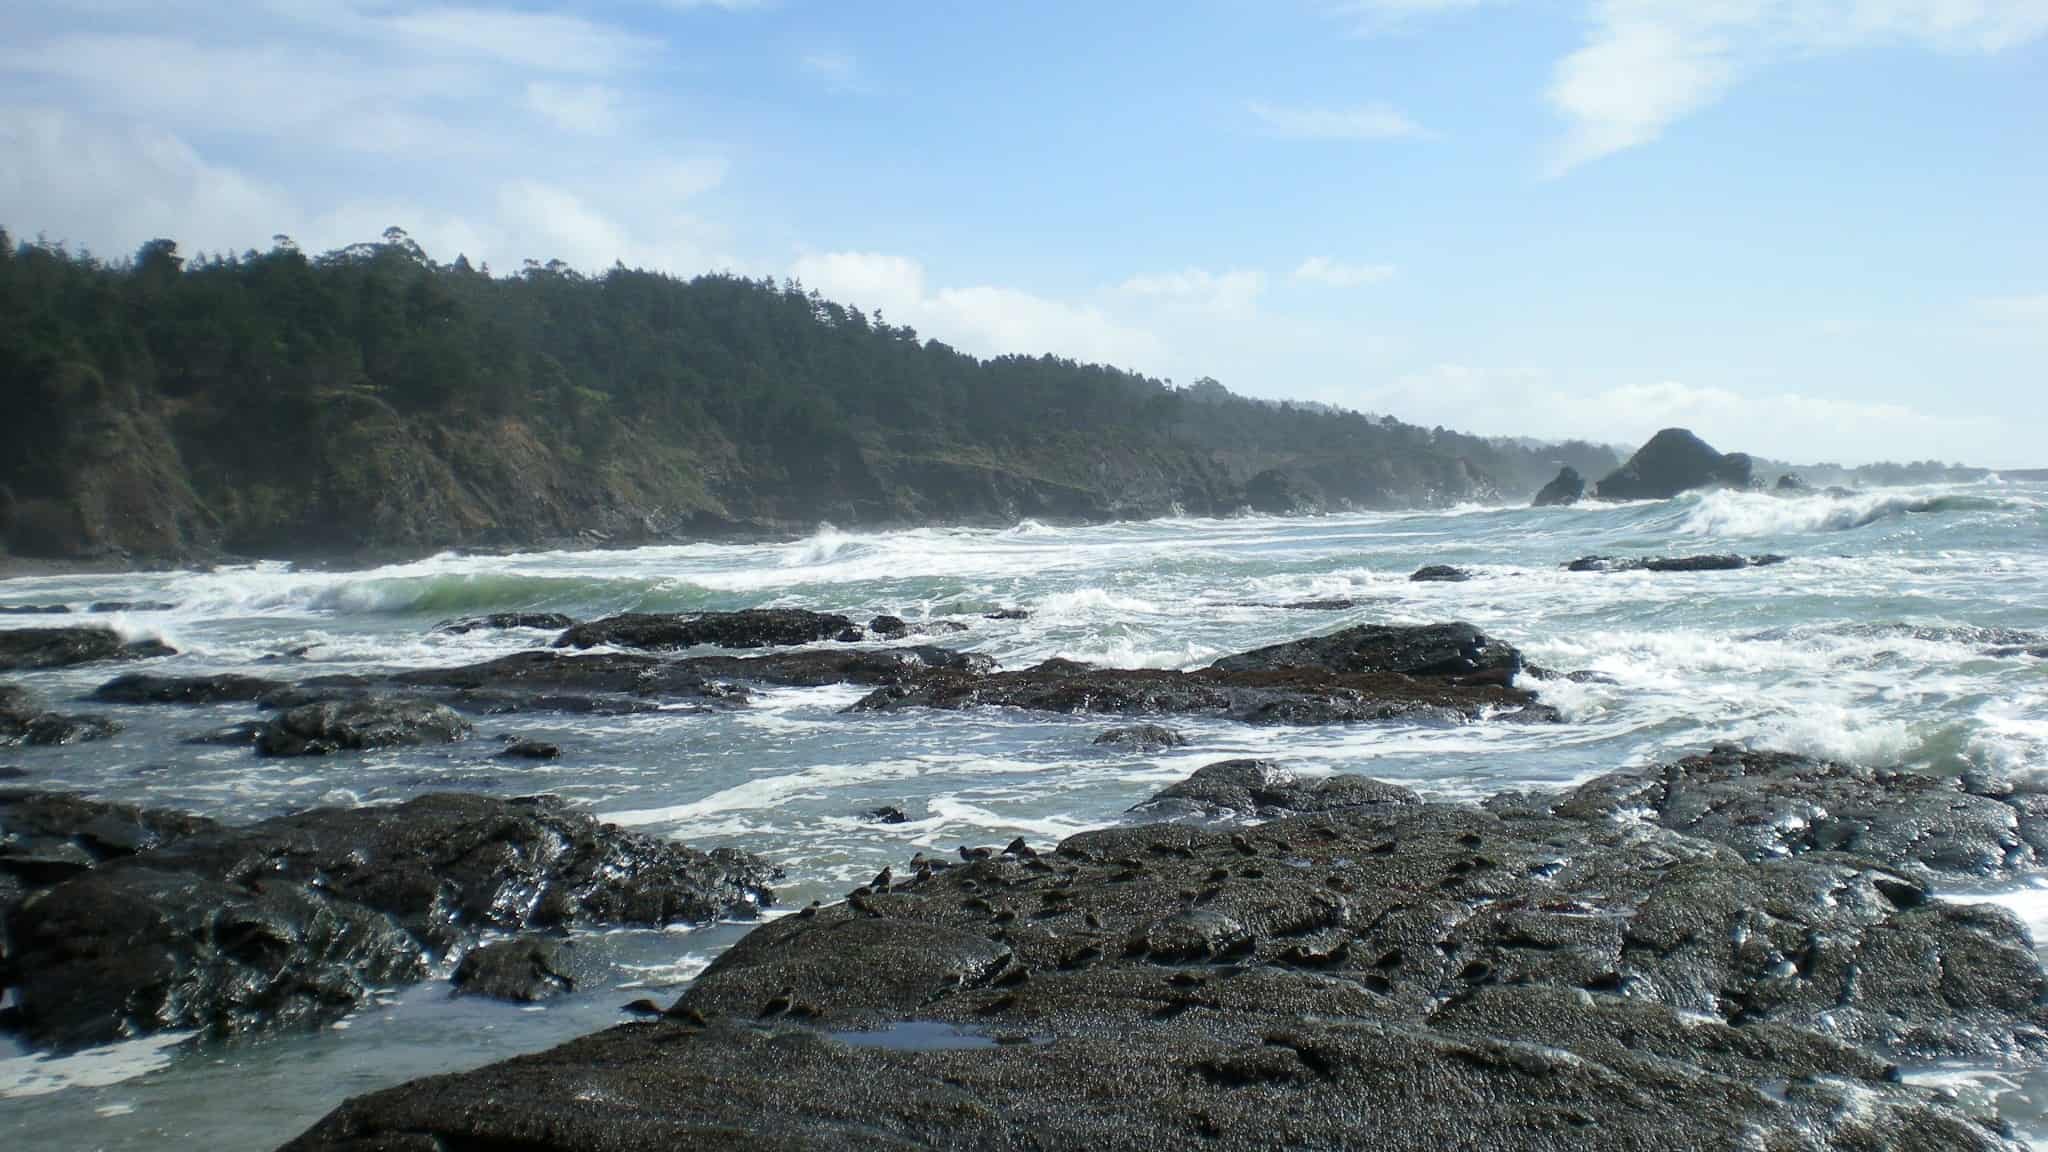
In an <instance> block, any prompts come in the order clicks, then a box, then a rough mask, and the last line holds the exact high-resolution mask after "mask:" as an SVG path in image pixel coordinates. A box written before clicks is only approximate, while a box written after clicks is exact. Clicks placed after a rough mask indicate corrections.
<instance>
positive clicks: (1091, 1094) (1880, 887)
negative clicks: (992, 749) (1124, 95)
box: [288, 748, 2048, 1152]
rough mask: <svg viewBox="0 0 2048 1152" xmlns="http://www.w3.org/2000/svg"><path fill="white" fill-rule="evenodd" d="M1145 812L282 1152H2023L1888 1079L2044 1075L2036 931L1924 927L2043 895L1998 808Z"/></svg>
mask: <svg viewBox="0 0 2048 1152" xmlns="http://www.w3.org/2000/svg"><path fill="white" fill-rule="evenodd" d="M1176 792H1177V793H1178V795H1177V796H1176V795H1175V793H1176ZM1219 801H1220V803H1218V802H1219ZM1246 803H1249V804H1250V810H1249V811H1244V810H1241V808H1242V806H1243V805H1244V804H1246ZM1162 806H1177V807H1178V808H1179V809H1180V814H1181V815H1183V816H1185V817H1187V818H1189V819H1193V820H1196V821H1197V823H1194V824H1190V823H1184V822H1183V823H1152V824H1143V825H1127V826H1122V827H1116V828H1110V829H1106V830H1102V831H1096V832H1089V833H1084V834H1082V835H1078V836H1075V837H1072V838H1070V839H1068V840H1066V841H1065V842H1064V843H1062V844H1060V845H1059V846H1058V847H1057V848H1056V849H1051V850H1047V851H1043V852H1040V851H1034V850H1033V849H1031V848H1030V847H1029V846H1027V845H1025V844H1023V843H1022V842H1018V843H1015V844H1012V845H1011V846H1010V848H1008V849H1007V850H1004V851H1002V852H992V851H988V850H977V851H973V852H963V854H962V855H963V856H964V857H965V858H966V862H964V863H951V864H949V863H948V862H946V861H941V860H931V859H926V858H922V857H921V858H919V859H918V860H916V861H913V862H912V865H911V866H910V867H909V868H907V869H905V875H904V876H903V877H902V878H901V880H900V882H898V881H897V880H896V878H895V877H893V876H892V875H891V874H890V873H887V872H885V873H884V874H883V875H882V876H878V877H876V879H875V881H874V882H873V883H871V884H869V885H868V886H866V887H863V888H861V889H858V890H856V891H855V892H854V893H853V894H852V895H851V896H850V897H849V898H848V899H847V901H846V902H845V903H843V904H839V905H835V906H832V907H824V908H815V907H814V908H812V909H807V910H805V911H803V912H801V913H799V914H797V915H795V916H790V917H786V918H783V919H780V920H777V921H774V922H772V923H769V924H766V925H763V926H762V927H760V928H757V929H756V930H754V931H753V932H752V933H750V934H749V935H748V936H747V937H745V938H744V939H743V940H742V941H741V942H740V943H739V944H738V945H737V946H735V947H734V948H733V949H732V950H731V951H729V952H727V953H726V954H725V955H724V956H722V957H721V958H720V959H719V960H718V961H717V962H716V963H715V964H714V965H713V966H712V967H711V969H710V970H709V971H707V972H706V973H705V974H704V976H703V977H702V978H701V979H700V980H698V981H697V983H696V984H695V985H693V986H692V987H691V989H690V990H689V991H688V992H687V993H686V994H685V995H684V996H683V997H682V999H681V1000H680V1001H678V1002H677V1003H676V1004H675V1005H674V1006H673V1007H672V1008H671V1009H670V1010H669V1011H668V1013H667V1014H666V1016H665V1017H664V1018H663V1019H660V1020H658V1021H654V1022H649V1023H639V1024H630V1025H625V1026H622V1027H618V1028H614V1029H611V1030H609V1031H606V1032H603V1033H599V1034H597V1035H594V1036H591V1037H587V1038H585V1039H582V1040H578V1041H575V1042H573V1043H570V1044H568V1045H564V1046H562V1047H559V1048H556V1049H554V1050H552V1051H549V1052H544V1053H540V1054H538V1055H533V1056H527V1057H522V1058H519V1059H515V1060H511V1061H507V1062H505V1063H501V1064H497V1065H493V1066H491V1067H487V1068H484V1069H481V1070H478V1071H475V1072H470V1073H466V1074H461V1075H454V1076H441V1077H435V1078H432V1079H428V1080H422V1081H417V1082H415V1083H412V1084H408V1085H404V1086H400V1087H397V1088H393V1089H390V1090H387V1091H383V1092H379V1093H376V1094H373V1095H370V1096H366V1097H362V1098H359V1099H357V1100H354V1101H351V1102H349V1103H347V1104H345V1105H343V1106H342V1107H341V1108H339V1109H338V1110H336V1111H335V1112H334V1113H332V1114H331V1115H329V1116H328V1117H327V1118H326V1119H325V1120H323V1121H322V1122H321V1123H320V1124H319V1125H317V1126H316V1127H315V1128H313V1129H312V1130H311V1131H310V1132H308V1133H307V1134H305V1135H304V1136H302V1137H300V1138H299V1139H298V1140H296V1141H294V1142H293V1143H292V1144H291V1145H289V1146H288V1147H290V1148H291V1149H294V1150H299V1152H312V1150H324V1152H342V1150H349V1152H368V1150H370V1149H399V1148H405V1149H413V1148H417V1149H422V1150H426V1149H454V1148H485V1147H508V1148H509V1147H517V1148H520V1149H522V1150H524V1152H544V1150H549V1149H565V1150H566V1149H580V1148H605V1149H611V1150H632V1149H667V1148H677V1147H707V1148H708V1147H721V1148H778V1149H779V1148H799V1147H802V1148H811V1147H833V1148H873V1149H885V1148H886V1149H898V1148H911V1147H916V1148H947V1149H969V1148H989V1147H1018V1148H1024V1147H1028V1148H1034V1149H1076V1150H1079V1149H1088V1150H1100V1149H1132V1150H1136V1149H1152V1148H1163V1147H1197V1146H1199V1147H1205V1148H1217V1149H1253V1148H1260V1149H1264V1148H1272V1147H1323V1148H1335V1147H1356V1148H1386V1149H1430V1150H1436V1149H1443V1148H1474V1149H1477V1148H1514V1149H1533V1150H1539V1152H1541V1150H1563V1149H1589V1148H1591V1149H1631V1150H1648V1149H1666V1148H1670V1149H1681V1148H1683V1149H1694V1148H1697V1149H1708V1148H1770V1149H1787V1150H1789V1149H1815V1150H1817V1149H1844V1150H1846V1149H1871V1150H1876V1149H1895V1150H1901V1152H1904V1150H1933V1149H1985V1150H1988V1149H2006V1150H2017V1149H2019V1148H2020V1147H2021V1146H2020V1145H2019V1144H2018V1143H2017V1142H2016V1141H2014V1140H2013V1139H2012V1138H2011V1134H2010V1133H2009V1132H2007V1131H2005V1130H2004V1129H2003V1128H2002V1127H2001V1125H2000V1124H1999V1122H1998V1121H1997V1119H1996V1118H1995V1117H1993V1116H1991V1115H1988V1114H1985V1113H1982V1112H1978V1111H1974V1110H1972V1109H1971V1108H1970V1107H1969V1106H1968V1105H1966V1104H1964V1103H1962V1102H1960V1101H1959V1100H1957V1099H1956V1098H1955V1097H1953V1096H1949V1095H1944V1094H1942V1093H1939V1092H1937V1091H1934V1090H1929V1089H1920V1088H1916V1087H1912V1086H1909V1085H1906V1084H1904V1083H1902V1082H1901V1077H1900V1070H1899V1065H1898V1063H1897V1062H1898V1061H1901V1060H1927V1059H1933V1058H1940V1057H1967V1058H1973V1059H1982V1058H1999V1059H2004V1060H2008V1061H2012V1062H2014V1063H2016V1064H2028V1063H2036V1062H2038V1061H2040V1060H2041V1059H2042V1057H2043V1056H2044V1055H2048V1009H2044V1006H2043V993H2044V977H2043V973H2042V971H2041V968H2040V966H2039V964H2038V962H2037V961H2036V959H2035V955H2034V950H2033V947H2032V944H2031V942H2030V941H2029V940H2028V938H2027V935H2026V932H2025V930H2024V929H2023V928H2022V926H2021V925H2020V923H2019V922H2018V921H2017V920H2016V919H2015V918H2014V917H2013V916H2012V915H2011V914H2010V913H2008V912H2005V911H2003V910H2000V909H1997V908H1993V907H1988V906H1981V905H1964V904H1956V903H1951V902H1947V901H1944V900H1940V899H1937V898H1935V895H1934V891H1935V886H1936V885H1945V884H1951V883H1960V882H1963V881H1965V880H1974V879H1978V878H1982V877H1984V876H1987V875H1995V874H2007V875H2009V874H2011V873H2012V872H2014V871H2015V870H2020V869H2026V868H2031V867H2033V866H2034V857H2033V855H2032V854H2031V853H2032V852H2033V851H2034V850H2035V849H2034V847H2033V846H2034V845H2035V843H2036V842H2037V840H2038V839H2039V838H2040V835H2041V830H2040V829H2039V828H2037V827H2036V821H2037V818H2036V816H2035V815H2034V812H2035V807H2036V806H2035V803H2034V800H2033V799H2032V798H2031V797H2026V796H2021V795H2017V794H2013V793H2012V792H2011V791H2010V789H2009V786H2006V785H2002V784H1996V783H1990V784H1986V783H1983V782H1979V783H1978V784H1976V785H1973V786H1972V787H1971V788H1964V787H1962V786H1960V785H1957V784H1955V783H1953V782H1946V781H1937V780H1931V779H1921V778H1914V777H1910V776H1908V775H1907V774H1903V773H1884V772H1873V771H1867V770H1862V769H1856V768H1851V767H1847V766H1843V765H1835V764H1827V763H1823V762H1818V761H1812V760H1806V759H1802V758H1798V757H1790V756H1773V755H1767V754H1757V753H1750V752H1746V751H1743V750H1740V749H1735V748H1719V749H1716V750H1714V751H1713V752H1711V753H1709V754H1707V755H1704V756H1700V757H1694V758H1691V759H1687V760H1682V761H1679V762H1677V763H1674V764H1669V765H1662V766H1658V767H1655V768H1650V769H1644V770H1639V771H1631V772H1624V773H1617V774H1614V775H1612V776H1607V777H1602V778H1599V779H1596V780H1594V781H1592V782H1591V783H1588V784H1586V785H1585V786H1583V787H1580V788H1578V789H1575V790H1572V791H1569V792H1564V793H1556V794H1548V795H1523V794H1508V795H1504V796H1500V797H1496V798H1494V799H1493V800H1492V801H1489V802H1488V803H1486V804H1484V805H1469V804H1448V803H1431V802H1426V801H1424V800H1423V799H1422V798H1421V797H1418V796H1416V795H1415V794H1413V793H1411V792H1409V791H1407V790H1406V789H1402V788H1399V787H1396V786H1393V785H1387V784H1381V783H1378V782H1375V781H1369V780H1361V779H1358V778H1346V777H1336V778H1331V779H1323V780H1315V779H1311V778H1306V777H1302V778H1295V777H1289V776H1287V775H1286V774H1285V773H1284V772H1279V771H1275V770H1272V769H1271V768H1270V767H1250V768H1248V767H1247V766H1246V765H1243V764H1237V765H1226V766H1218V767H1216V768H1212V769H1205V770H1204V771H1203V772H1202V773H1198V774H1197V775H1196V778H1195V779H1193V780H1190V781H1188V782H1186V783H1184V784H1183V785H1180V786H1177V788H1176V789H1174V790H1169V793H1168V794H1166V795H1163V796H1162V797H1159V798H1157V799H1155V801H1153V802H1150V805H1149V808H1148V806H1144V805H1141V809H1148V810H1152V811H1158V810H1160V809H1161V808H1162ZM1303 807H1308V808H1311V809H1313V810H1312V811H1308V812H1304V811H1302V808H1303ZM1226 809H1227V810H1228V811H1226ZM1801 814H1804V815H1803V816H1802V815H1801ZM1247 815H1258V816H1268V815H1270V816H1273V817H1275V818H1274V819H1272V820H1271V821H1270V822H1268V823H1263V824H1247V823H1243V819H1244V817H1245V816H1247ZM1793 817H1798V819H1794V818H1793ZM1802 819H1803V820H1805V824H1804V825H1803V826H1802V824H1801V823H1800V820H1802ZM1218 821H1221V822H1220V823H1219V822H1218Z"/></svg>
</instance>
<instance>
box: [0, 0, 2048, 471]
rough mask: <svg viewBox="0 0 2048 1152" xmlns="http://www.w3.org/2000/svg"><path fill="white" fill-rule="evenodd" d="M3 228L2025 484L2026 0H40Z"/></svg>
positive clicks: (2032, 177) (2034, 182)
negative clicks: (807, 321)
mask: <svg viewBox="0 0 2048 1152" xmlns="http://www.w3.org/2000/svg"><path fill="white" fill-rule="evenodd" d="M0 226H4V227H5V228H7V229H9V230H10V231H11V232H13V233H14V234H15V235H16V236H17V237H18V238H34V237H42V238H46V239H48V240H51V241H62V242H64V243H66V244H68V245H70V246H71V247H73V248H74V249H76V248H85V249H88V250H90V251H93V252H95V253H98V254H100V255H103V256H109V257H112V256H119V255H124V254H127V253H130V252H132V251H133V250H134V249H135V248H136V247H137V246H138V245H140V244H141V243H142V242H143V241H145V240H148V239H151V238H153V237H159V236H163V237H170V238H174V239H176V240H177V241H179V243H180V245H181V247H182V249H183V250H184V251H186V252H187V253H191V252H195V251H197V252H221V251H241V250H245V249H249V248H269V247H270V246H271V243H272V237H273V236H275V235H279V234H283V235H289V236H291V237H293V238H294V239H295V240H296V241H297V242H298V243H299V244H300V245H301V246H302V247H304V248H307V249H309V250H325V249H329V248H335V247H340V246H343V245H345V244H349V243H352V242H356V241H361V240H369V239H375V238H376V237H377V236H379V235H380V234H381V233H382V232H383V231H384V229H385V228H387V227H391V226H398V227H401V228H404V229H406V230H407V231H408V232H409V233H410V234H411V235H412V236H413V238H414V239H415V240H417V241H418V242H419V243H420V244H422V245H423V246H424V247H425V248H426V250H427V251H428V252H429V254H430V255H432V256H434V257H436V258H437V259H442V260H453V259H454V257H455V256H456V255H457V254H464V255H467V256H468V257H469V258H470V260H471V261H472V262H473V263H474V262H485V261H487V262H488V263H489V264H490V265H491V267H492V269H493V270H494V271H496V272H499V273H507V272H511V271H514V270H516V269H517V268H518V267H520V265H521V262H522V261H523V260H525V259H537V260H541V261H546V260H550V259H560V260H564V261H567V262H568V263H570V264H572V265H574V266H576V267H578V268H582V269H585V270H590V271H599V270H602V269H605V268H608V267H610V266H612V265H613V264H614V263H615V262H623V263H625V264H626V265H629V266H636V267H645V268H653V269H660V270H663V271H668V272H673V273H677V274H682V275H694V274H697V273H700V272H706V271H714V270H718V271H731V272H738V273H742V274H745V275H750V276H763V275H770V276H775V277H777V278H783V277H794V278H797V279H800V280H801V281H802V282H803V283H804V284H805V285H807V286H809V287H813V288H817V289H819V290H820V291H822V292H823V293H825V294H826V295H827V296H830V297H833V298H835V299H839V300H842V301H845V302H848V303H852V304H856V305H858V306H860V307H862V308H865V309H867V310H869V311H874V310H880V311H882V312H883V314H884V317H885V318H886V319H887V320H888V321H889V322H891V323H894V324H899V325H901V324H909V325H911V326H913V327H915V328H916V329H917V330H918V331H919V332H920V333H921V334H922V335H924V336H926V337H929V338H935V339H941V340H944V341H946V342H948V343H950V344H953V345H955V346H956V347H959V348H961V349H964V350H967V351H972V352H977V353H982V354H990V355H992V354H1000V353H1011V352H1019V353H1033V354H1035V353H1040V352H1053V353H1058V354H1062V355H1067V356H1073V357H1076V358H1079V359H1084V360H1094V361H1103V362H1108V363H1113V364H1117V365H1120V366H1123V367H1127V368H1131V369H1134V370H1138V371H1142V372H1145V373H1148V374H1150V375H1154V376H1158V377H1162V378H1167V379H1172V380H1174V381H1177V382H1179V383H1182V384H1185V383H1189V382H1192V381H1193V380H1195V379H1196V378H1198V377H1201V376H1205V375H1206V376H1213V377H1215V378H1217V379H1219V380H1221V381H1222V382H1223V383H1224V384H1226V385H1227V386H1229V387H1230V388H1231V389H1232V390H1234V391H1237V392H1240V393H1245V394H1248V395H1255V396H1268V397H1275V398H1290V399H1305V400H1319V401H1323V402H1326V403H1332V404H1339V405H1344V406H1346V407H1351V408H1358V409H1363V410H1366V411H1371V412H1378V413H1391V414H1393V415H1396V416H1399V417H1401V418H1402V419H1405V420H1410V421H1413V422H1416V423H1421V424H1425V425H1443V426H1445V427H1451V428H1458V429H1462V430H1467V431H1473V432H1480V433H1487V434H1501V435H1529V436H1541V437H1546V438H1564V437H1584V438H1589V439H1594V440H1600V441H1605V442H1611V443H1618V444H1632V443H1637V442H1640V441H1641V440H1643V439H1646V438H1647V437H1648V436H1649V435H1650V434H1651V433H1652V432H1654V431H1656V430H1657V429H1659V428H1662V427H1666V426H1670V425H1684V426H1689V427H1691V428H1693V429H1695V430H1696V431H1698V432H1700V433H1701V434H1702V435H1703V436H1705V437H1707V438H1708V439H1709V440H1710V441H1713V442H1714V443H1715V444H1716V445H1717V446H1719V447H1722V448H1724V449H1728V450H1744V451H1750V452H1754V453H1759V454H1762V455H1766V456H1770V457H1774V458H1778V459H1787V460H1793V461H1807V462H1812V461H1819V460H1833V461H1842V462H1850V463H1853V462H1860V461H1866V460H1873V459H1879V458H1892V459H1922V458H1928V457H1933V458H1939V459H1943V460H1961V461H1968V462H1971V463H1980V464H1989V465H1993V466H2016V465H2033V466H2048V400H2044V396H2048V0H1548V2H1539V0H1521V2H1516V0H1190V2H1185V3H1173V4H1168V3H1163V2H1153V0H1128V2H1119V3H1114V4H1109V3H1102V2H1100V0H1089V2H1066V0H1037V2H1032V3H1024V2H1016V3H996V2H993V0H990V2H987V3H974V4H957V5H956V4H933V3H910V2H908V0H902V2H898V0H633V2H624V3H612V4H597V3H578V2H577V0H542V2H540V3H520V2H516V0H457V2H453V3H449V2H442V0H427V2H421V0H205V2H195V0H29V2H28V3H22V4H10V5H4V6H0Z"/></svg>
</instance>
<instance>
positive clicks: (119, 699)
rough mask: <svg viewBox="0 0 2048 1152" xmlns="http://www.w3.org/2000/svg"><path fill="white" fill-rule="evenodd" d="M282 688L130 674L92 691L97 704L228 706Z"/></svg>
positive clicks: (257, 680)
mask: <svg viewBox="0 0 2048 1152" xmlns="http://www.w3.org/2000/svg"><path fill="white" fill-rule="evenodd" d="M282 687H284V685H282V684H280V683H279V682H277V681H275V680H265V679H262V678H261V677H257V676H240V675H236V674H235V673H232V672H226V673H220V674H218V675H213V676H158V675H154V674H152V673H148V672H130V673H127V674H125V675H121V676H116V677H115V678H113V679H112V680H109V681H107V682H106V683H105V684H102V685H100V686H99V687H98V688H95V689H93V692H92V697H91V698H92V699H93V700H95V701H98V702H99V703H101V704H195V705H198V704H228V703H247V702H251V701H256V700H261V699H263V698H264V697H265V696H268V695H269V694H271V693H273V692H276V691H277V690H279V689H280V688H282Z"/></svg>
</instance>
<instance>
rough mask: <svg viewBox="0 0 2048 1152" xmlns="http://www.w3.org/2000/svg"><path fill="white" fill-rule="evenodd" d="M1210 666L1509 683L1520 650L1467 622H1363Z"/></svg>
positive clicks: (1518, 664)
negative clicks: (1415, 623) (1386, 674)
mask: <svg viewBox="0 0 2048 1152" xmlns="http://www.w3.org/2000/svg"><path fill="white" fill-rule="evenodd" d="M1211 667H1213V668H1215V669H1216V670H1217V671H1221V672H1271V671H1278V670H1293V669H1316V670H1320V671H1325V672H1334V673H1339V674H1345V675H1352V674H1359V673H1375V672H1392V673H1397V674H1399V675H1402V676H1414V677H1434V678H1457V679H1461V680H1467V681H1471V682H1475V683H1476V682H1480V681H1485V682H1498V683H1501V684H1511V683H1513V682H1514V677H1515V673H1516V672H1518V671H1520V670H1521V667H1522V654H1521V652H1520V651H1518V650H1517V649H1516V648H1515V647H1514V646H1513V645H1511V644H1504V643H1500V642H1498V641H1495V640H1491V639H1489V638H1488V637H1487V636H1486V634H1485V633H1483V632H1481V631H1479V629H1477V628H1474V627H1473V626H1472V625H1470V624H1427V625H1388V624H1362V625H1359V626H1358V627H1356V628H1346V629H1344V630H1343V631H1341V632H1333V633H1331V634H1329V635H1327V636H1313V637H1310V638H1308V639H1306V640H1294V641H1290V642H1288V643H1285V644H1275V645H1272V646H1271V647H1268V648H1258V649H1254V650H1253V651H1250V652H1244V653H1240V654H1239V655H1236V656H1226V657H1224V658H1223V659H1221V660H1218V661H1216V663H1215V664H1213V665H1211Z"/></svg>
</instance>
